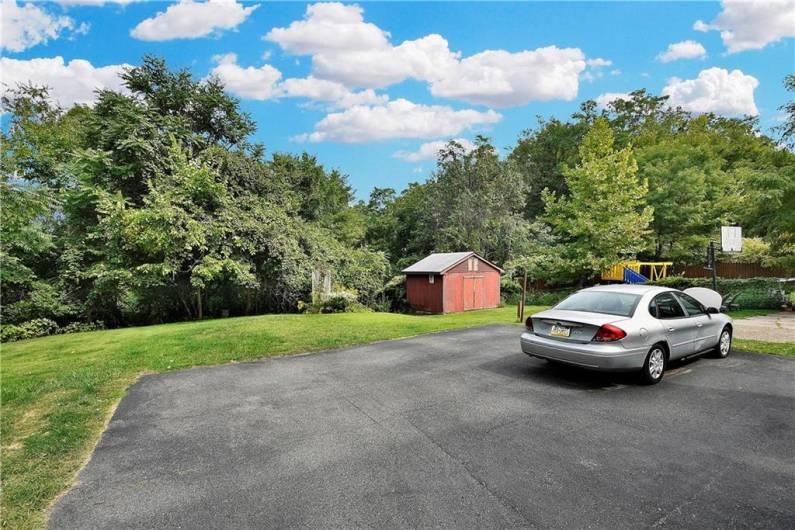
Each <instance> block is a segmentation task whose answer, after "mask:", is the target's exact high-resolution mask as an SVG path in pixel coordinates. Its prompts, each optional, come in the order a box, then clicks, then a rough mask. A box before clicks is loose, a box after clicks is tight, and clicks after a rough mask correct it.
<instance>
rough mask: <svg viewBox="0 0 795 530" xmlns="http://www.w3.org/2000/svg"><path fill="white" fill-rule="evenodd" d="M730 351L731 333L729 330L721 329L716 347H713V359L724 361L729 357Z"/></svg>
mask: <svg viewBox="0 0 795 530" xmlns="http://www.w3.org/2000/svg"><path fill="white" fill-rule="evenodd" d="M731 350H732V331H731V330H730V329H729V328H723V331H721V332H720V340H718V345H717V346H715V357H717V358H719V359H725V358H726V357H728V356H729V352H731Z"/></svg>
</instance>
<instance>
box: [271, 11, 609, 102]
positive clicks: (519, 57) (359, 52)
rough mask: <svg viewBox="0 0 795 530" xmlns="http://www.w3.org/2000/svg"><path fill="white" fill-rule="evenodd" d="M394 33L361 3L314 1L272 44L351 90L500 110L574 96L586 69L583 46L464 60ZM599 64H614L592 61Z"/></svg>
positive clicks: (438, 41)
mask: <svg viewBox="0 0 795 530" xmlns="http://www.w3.org/2000/svg"><path fill="white" fill-rule="evenodd" d="M389 37H390V35H389V33H387V32H386V31H383V30H382V29H380V28H379V27H378V26H376V25H374V24H372V23H369V22H365V21H364V16H363V10H362V8H361V7H359V6H357V5H348V6H346V5H343V4H340V3H324V4H313V5H310V6H309V7H307V10H306V14H305V16H304V19H303V20H299V21H295V22H293V23H291V24H290V25H289V26H288V27H286V28H274V29H273V30H271V31H270V32H269V33H268V34H267V35H266V36H265V39H266V40H269V41H271V42H275V43H277V44H278V45H279V46H281V48H282V49H283V50H284V51H285V52H287V53H293V54H300V55H311V57H312V75H313V76H314V77H316V78H318V79H326V80H330V81H336V82H338V83H342V84H344V85H345V86H347V87H348V88H354V87H362V88H384V87H387V86H389V85H393V84H396V83H400V82H401V81H404V80H406V79H415V80H418V81H425V82H427V83H428V84H429V85H430V89H431V93H432V94H433V95H435V96H439V97H448V98H455V99H461V100H464V101H469V102H472V103H482V104H486V105H491V106H494V107H507V106H512V105H521V104H525V103H527V102H529V101H533V100H547V99H569V100H570V99H574V98H575V97H576V95H577V90H578V84H579V79H578V77H579V74H580V73H581V72H582V71H583V70H584V69H585V67H586V62H585V57H584V56H583V53H582V52H581V51H580V50H579V49H577V48H565V49H561V48H557V47H555V46H549V47H546V48H539V49H537V50H532V51H529V50H525V51H520V52H517V53H510V52H507V51H504V50H487V51H484V52H481V53H478V54H475V55H472V56H470V57H465V58H462V57H461V54H460V53H458V52H453V51H451V50H450V48H449V45H448V42H447V40H445V39H444V37H442V36H441V35H436V34H431V35H426V36H424V37H421V38H418V39H415V40H406V41H404V42H402V43H400V44H398V45H393V44H392V43H391V42H390V40H389ZM592 61H593V62H594V67H599V66H604V65H607V64H608V63H610V61H607V60H605V59H600V58H597V59H592Z"/></svg>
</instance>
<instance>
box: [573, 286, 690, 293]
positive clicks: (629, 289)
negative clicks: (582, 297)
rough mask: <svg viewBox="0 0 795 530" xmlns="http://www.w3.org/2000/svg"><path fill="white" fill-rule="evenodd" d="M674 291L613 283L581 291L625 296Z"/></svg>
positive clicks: (665, 288)
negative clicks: (623, 294)
mask: <svg viewBox="0 0 795 530" xmlns="http://www.w3.org/2000/svg"><path fill="white" fill-rule="evenodd" d="M675 290H676V289H672V288H670V287H661V286H659V285H643V284H633V285H628V284H623V283H614V284H610V285H594V286H593V287H588V288H586V289H583V291H601V292H611V293H627V294H639V295H644V294H650V293H654V294H656V293H663V292H665V291H675Z"/></svg>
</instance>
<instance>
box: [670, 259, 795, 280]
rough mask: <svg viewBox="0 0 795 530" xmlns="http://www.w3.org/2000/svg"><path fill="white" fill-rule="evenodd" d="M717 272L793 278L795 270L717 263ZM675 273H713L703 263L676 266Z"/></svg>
mask: <svg viewBox="0 0 795 530" xmlns="http://www.w3.org/2000/svg"><path fill="white" fill-rule="evenodd" d="M717 266H718V267H717V273H718V276H720V277H721V278H791V277H793V276H795V271H788V270H786V269H785V268H784V267H763V266H762V265H759V264H758V263H721V262H718V263H717ZM673 274H682V275H683V276H685V277H686V278H706V277H709V276H712V273H711V272H710V271H708V270H707V269H705V268H704V266H703V265H687V266H684V267H682V266H679V267H677V266H674V268H673Z"/></svg>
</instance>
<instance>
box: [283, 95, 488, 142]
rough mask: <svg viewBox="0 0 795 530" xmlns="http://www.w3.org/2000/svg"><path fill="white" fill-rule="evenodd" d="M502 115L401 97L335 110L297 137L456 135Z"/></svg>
mask: <svg viewBox="0 0 795 530" xmlns="http://www.w3.org/2000/svg"><path fill="white" fill-rule="evenodd" d="M501 119H502V116H501V115H500V114H498V113H497V112H494V111H493V110H488V111H485V112H479V111H476V110H471V109H466V110H454V109H452V108H450V107H447V106H441V105H420V104H416V103H412V102H411V101H407V100H405V99H397V100H395V101H390V102H389V103H387V104H386V105H380V106H364V105H359V106H356V107H351V108H349V109H346V110H344V111H342V112H337V113H332V114H329V115H328V116H326V117H325V118H323V119H322V120H321V121H319V122H318V123H317V124H316V125H315V131H314V132H312V133H309V134H302V135H299V136H297V137H295V138H294V139H295V140H298V141H304V140H308V141H310V142H323V141H327V140H331V141H338V142H346V143H362V142H372V141H379V140H390V139H395V138H429V139H430V138H438V137H443V136H454V135H457V134H459V133H461V132H462V131H464V130H466V129H471V128H472V127H475V126H477V125H482V124H491V123H496V122H498V121H500V120H501Z"/></svg>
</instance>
